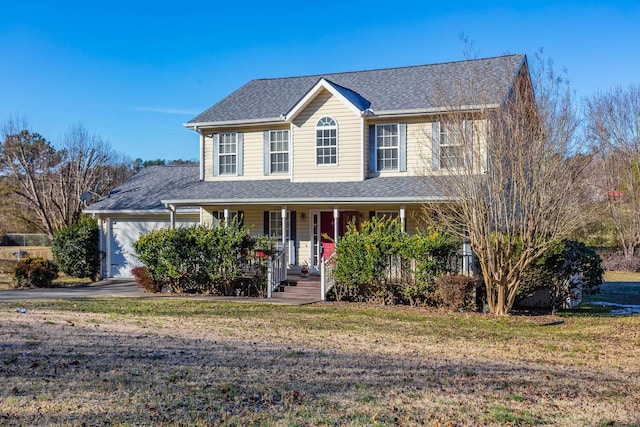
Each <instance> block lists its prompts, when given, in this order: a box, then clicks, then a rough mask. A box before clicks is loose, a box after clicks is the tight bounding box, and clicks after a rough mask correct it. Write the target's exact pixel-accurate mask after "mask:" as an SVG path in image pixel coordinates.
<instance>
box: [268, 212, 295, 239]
mask: <svg viewBox="0 0 640 427" xmlns="http://www.w3.org/2000/svg"><path fill="white" fill-rule="evenodd" d="M286 225H287V229H286V234H285V236H286V238H287V239H290V238H291V235H290V234H291V215H289V211H287V221H286ZM269 236H271V237H276V238H278V239H282V218H281V216H280V211H270V212H269Z"/></svg>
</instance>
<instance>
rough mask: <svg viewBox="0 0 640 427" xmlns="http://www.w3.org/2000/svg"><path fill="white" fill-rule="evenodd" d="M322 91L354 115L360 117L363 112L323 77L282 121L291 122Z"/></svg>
mask: <svg viewBox="0 0 640 427" xmlns="http://www.w3.org/2000/svg"><path fill="white" fill-rule="evenodd" d="M322 89H326V90H327V91H328V92H329V93H331V95H333V96H335V97H336V98H338V99H339V100H340V102H342V103H343V104H344V105H345V106H346V107H347V108H348V109H349V110H351V111H352V112H353V113H354V114H358V115H360V114H362V113H363V111H361V110H360V109H359V108H358V107H356V106H355V105H353V103H352V102H351V101H349V100H348V99H347V98H345V96H344V95H342V94H341V93H340V92H338V91H337V90H336V89H335V88H334V87H333V85H331V84H330V83H329V82H328V81H327V80H326V79H325V78H324V77H322V78H321V79H320V80H319V81H318V83H316V84H315V86H314V87H312V88H311V89H310V90H309V92H307V94H306V95H305V96H303V97H302V99H300V101H298V103H297V104H296V105H294V106H293V108H292V109H291V110H290V111H289V112H288V113H287V114H286V115H285V117H284V119H285V120H286V121H291V120H293V119H294V118H295V117H296V116H297V115H298V114H299V113H300V112H301V111H302V110H304V108H305V107H306V106H307V105H309V103H310V102H311V101H312V100H313V99H314V98H315V97H316V96H317V95H318V93H319V92H320V91H321V90H322Z"/></svg>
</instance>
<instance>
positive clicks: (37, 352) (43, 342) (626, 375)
mask: <svg viewBox="0 0 640 427" xmlns="http://www.w3.org/2000/svg"><path fill="white" fill-rule="evenodd" d="M16 307H21V308H27V309H28V310H29V312H28V313H27V314H22V313H18V312H16V311H15V308H16ZM0 343H2V344H0V373H1V374H2V377H3V383H2V385H0V424H2V425H151V424H153V425H218V424H222V425H238V426H240V425H242V426H244V425H251V424H253V425H286V426H296V425H300V426H307V425H314V426H315V425H318V426H319V425H350V426H351V425H355V426H358V425H362V426H369V425H398V426H412V425H430V426H449V425H451V426H458V425H460V426H466V425H520V426H527V425H567V426H574V425H596V426H598V425H602V426H609V425H611V426H631V425H638V424H640V415H639V411H638V408H639V407H640V376H639V374H640V357H639V356H640V317H639V316H635V317H588V316H571V315H568V316H563V317H557V316H538V317H518V316H514V317H510V318H494V317H491V316H482V315H477V314H459V313H455V314H452V313H444V312H439V311H433V310H418V309H410V308H399V307H393V308H382V307H378V306H368V305H354V304H338V303H327V304H316V305H312V306H303V307H283V306H271V305H259V304H232V303H216V302H208V301H202V300H198V299H195V298H194V299H177V298H171V299H92V300H76V301H63V302H62V301H57V302H56V301H53V302H47V301H33V302H25V303H20V304H17V303H12V304H0Z"/></svg>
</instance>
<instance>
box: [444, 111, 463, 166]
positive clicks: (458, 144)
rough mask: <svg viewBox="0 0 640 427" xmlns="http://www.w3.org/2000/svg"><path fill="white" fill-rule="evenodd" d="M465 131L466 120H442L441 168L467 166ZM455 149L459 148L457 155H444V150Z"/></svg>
mask: <svg viewBox="0 0 640 427" xmlns="http://www.w3.org/2000/svg"><path fill="white" fill-rule="evenodd" d="M464 132H465V131H464V122H462V123H455V122H452V121H443V122H440V144H439V145H440V153H439V156H440V169H443V170H460V169H465V168H466V165H465V164H466V159H465V155H464ZM452 139H453V141H452ZM455 149H457V150H459V153H458V154H457V155H456V156H451V155H449V156H445V155H444V150H450V151H453V150H455ZM452 160H453V162H452Z"/></svg>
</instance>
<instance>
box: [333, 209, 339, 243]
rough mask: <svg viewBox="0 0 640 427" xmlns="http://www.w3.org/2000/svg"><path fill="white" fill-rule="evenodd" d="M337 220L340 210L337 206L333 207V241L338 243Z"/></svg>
mask: <svg viewBox="0 0 640 427" xmlns="http://www.w3.org/2000/svg"><path fill="white" fill-rule="evenodd" d="M338 221H340V211H339V210H338V207H337V206H334V207H333V243H335V244H336V245H337V244H338Z"/></svg>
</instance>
